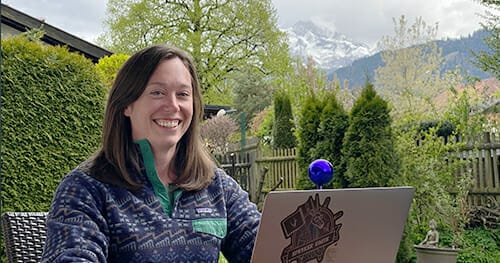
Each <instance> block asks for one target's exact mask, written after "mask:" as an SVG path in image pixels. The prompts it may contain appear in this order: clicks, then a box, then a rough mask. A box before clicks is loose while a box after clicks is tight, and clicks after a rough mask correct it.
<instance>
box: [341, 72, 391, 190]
mask: <svg viewBox="0 0 500 263" xmlns="http://www.w3.org/2000/svg"><path fill="white" fill-rule="evenodd" d="M342 152H343V154H344V160H345V162H346V172H345V176H346V178H347V179H348V181H349V186H350V187H374V186H390V185H391V184H392V183H393V180H394V179H395V178H396V176H397V174H398V169H399V166H400V164H399V161H398V158H397V155H396V152H395V149H394V140H393V135H392V128H391V117H390V115H389V107H388V105H387V102H386V101H384V100H383V99H382V98H381V97H380V96H378V95H377V93H376V92H375V89H374V88H373V85H372V84H371V83H369V82H367V83H366V84H365V88H364V89H363V91H362V93H361V97H359V98H358V100H357V101H356V102H355V104H354V107H353V108H352V110H351V119H350V124H349V128H348V129H347V132H346V135H345V139H344V145H343V150H342Z"/></svg>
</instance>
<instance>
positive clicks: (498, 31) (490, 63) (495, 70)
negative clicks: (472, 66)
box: [474, 0, 500, 79]
mask: <svg viewBox="0 0 500 263" xmlns="http://www.w3.org/2000/svg"><path fill="white" fill-rule="evenodd" d="M479 2H481V4H483V5H484V6H486V7H488V10H487V11H486V13H485V15H484V16H483V17H484V19H485V22H484V23H481V26H482V27H483V29H485V30H486V31H488V32H490V34H489V35H488V36H487V37H485V38H484V41H485V42H486V44H487V45H488V46H489V47H490V49H491V50H489V51H482V52H479V53H477V54H474V56H475V57H476V58H477V61H476V65H478V66H479V67H480V68H481V69H482V70H484V71H488V72H491V73H492V74H493V76H495V78H497V79H500V27H499V24H500V15H498V14H499V12H500V1H498V0H479Z"/></svg>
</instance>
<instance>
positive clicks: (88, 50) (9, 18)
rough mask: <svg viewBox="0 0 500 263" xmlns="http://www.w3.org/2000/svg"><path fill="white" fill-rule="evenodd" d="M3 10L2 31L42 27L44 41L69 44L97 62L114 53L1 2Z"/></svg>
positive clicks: (70, 48) (62, 44) (69, 47)
mask: <svg viewBox="0 0 500 263" xmlns="http://www.w3.org/2000/svg"><path fill="white" fill-rule="evenodd" d="M1 11H2V31H4V26H6V27H9V29H10V30H11V31H12V30H13V31H17V32H20V33H21V32H26V31H28V30H31V29H34V28H41V29H42V30H43V31H44V32H45V35H44V36H43V37H42V38H41V40H42V41H43V42H45V43H47V44H49V45H53V46H56V45H61V46H67V47H68V49H69V50H70V51H74V52H75V51H76V52H79V53H81V54H82V55H84V56H85V57H87V58H89V59H91V60H92V61H93V62H94V63H97V62H98V60H99V59H100V58H101V57H104V56H109V55H111V54H113V53H112V52H111V51H108V50H106V49H104V48H102V47H99V46H97V45H95V44H92V43H90V42H87V41H85V40H83V39H81V38H79V37H76V36H75V35H72V34H70V33H68V32H65V31H63V30H61V29H59V28H57V27H54V26H52V25H50V24H47V23H45V21H43V20H40V19H36V18H34V17H32V16H30V15H28V14H25V13H23V12H21V11H19V10H16V9H14V8H12V7H10V6H8V5H6V4H1ZM2 35H3V32H2Z"/></svg>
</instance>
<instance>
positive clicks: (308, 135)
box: [296, 94, 324, 189]
mask: <svg viewBox="0 0 500 263" xmlns="http://www.w3.org/2000/svg"><path fill="white" fill-rule="evenodd" d="M323 108H324V102H323V101H321V100H319V99H317V97H316V96H314V94H312V95H310V96H308V97H307V98H306V99H305V102H304V105H303V106H302V111H301V118H300V120H299V125H298V127H297V134H298V136H297V138H298V146H297V163H298V165H299V174H298V176H297V183H296V188H297V189H313V188H315V185H314V184H313V183H312V182H311V180H309V175H308V167H309V164H310V163H311V162H312V161H314V160H316V159H318V158H319V156H317V155H316V153H317V152H316V144H317V142H319V141H321V140H322V139H323V138H322V137H321V134H320V133H319V131H318V127H319V125H320V122H321V120H320V118H318V116H321V112H322V111H323Z"/></svg>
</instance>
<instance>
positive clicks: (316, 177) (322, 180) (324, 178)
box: [309, 159, 333, 189]
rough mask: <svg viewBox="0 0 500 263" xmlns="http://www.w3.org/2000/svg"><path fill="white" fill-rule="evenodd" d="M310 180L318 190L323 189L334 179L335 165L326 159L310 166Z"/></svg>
mask: <svg viewBox="0 0 500 263" xmlns="http://www.w3.org/2000/svg"><path fill="white" fill-rule="evenodd" d="M309 178H310V179H311V181H312V182H313V183H314V184H316V189H323V185H324V184H327V183H329V182H330V181H331V180H332V179H333V165H332V164H331V163H330V162H329V161H327V160H324V159H317V160H315V161H313V162H312V163H311V164H310V165H309Z"/></svg>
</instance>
